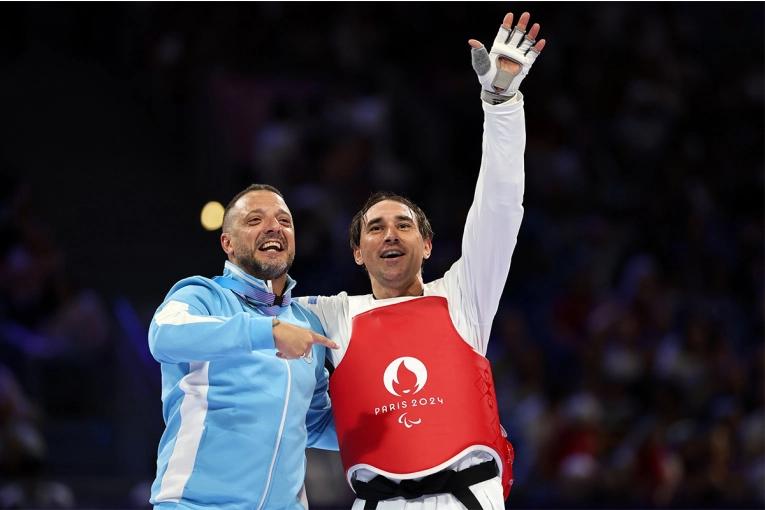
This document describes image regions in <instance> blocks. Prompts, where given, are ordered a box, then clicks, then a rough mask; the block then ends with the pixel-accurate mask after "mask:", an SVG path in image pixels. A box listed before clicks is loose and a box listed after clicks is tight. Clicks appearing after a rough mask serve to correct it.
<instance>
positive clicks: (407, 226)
mask: <svg viewBox="0 0 765 510" xmlns="http://www.w3.org/2000/svg"><path fill="white" fill-rule="evenodd" d="M410 227H411V225H410V224H409V223H402V224H401V225H399V226H398V228H410Z"/></svg>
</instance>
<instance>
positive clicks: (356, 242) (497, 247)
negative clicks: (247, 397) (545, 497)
mask: <svg viewBox="0 0 765 510" xmlns="http://www.w3.org/2000/svg"><path fill="white" fill-rule="evenodd" d="M512 21H513V15H512V14H508V15H507V16H505V19H504V21H503V24H502V26H501V27H500V30H499V34H498V35H497V38H496V39H495V41H494V45H493V47H492V50H491V53H489V52H487V51H486V49H485V48H484V47H483V45H482V44H481V43H479V42H478V41H476V40H473V39H471V40H470V41H469V44H470V45H471V46H472V47H473V67H474V69H475V71H476V73H477V74H478V79H479V81H480V82H481V84H482V85H483V91H482V94H481V97H482V99H483V110H484V113H485V122H484V142H483V159H482V162H481V170H480V173H479V176H478V182H477V185H476V190H475V197H474V200H473V205H472V207H471V208H470V211H469V213H468V217H467V222H466V224H465V231H464V234H463V239H462V256H461V258H460V259H459V260H458V261H457V262H456V263H455V264H454V265H453V266H452V267H451V269H450V270H449V271H447V272H446V274H445V275H444V276H443V277H442V278H439V279H437V280H435V281H433V282H430V283H427V284H426V283H424V282H423V278H422V265H423V263H424V261H425V260H426V259H427V258H428V257H430V254H431V251H432V249H433V245H432V239H433V231H432V229H431V226H430V222H429V221H428V219H427V218H426V216H425V214H424V213H423V211H422V210H421V209H420V208H419V207H417V206H416V205H415V204H414V203H412V202H411V201H409V200H407V199H406V198H404V197H401V196H398V195H395V194H392V193H385V192H382V193H376V194H374V195H372V196H371V197H370V198H369V199H368V200H367V202H366V204H364V206H363V207H362V208H361V210H360V211H359V212H358V214H356V216H355V217H354V219H353V221H352V223H351V227H350V242H351V247H352V249H353V257H354V259H355V261H356V263H357V264H359V265H363V266H364V267H365V268H366V270H367V272H368V274H369V279H370V282H371V285H372V293H371V294H368V295H364V296H348V295H347V294H346V293H341V294H339V295H337V296H329V297H323V296H319V297H311V298H301V300H300V301H301V303H303V304H305V305H306V306H307V307H308V308H309V309H311V310H313V311H315V312H316V314H317V315H318V317H319V319H320V320H321V322H322V325H323V326H324V330H325V331H326V333H327V336H328V337H330V338H331V339H333V340H335V341H336V342H337V343H338V344H340V348H339V349H338V350H336V351H330V352H329V353H328V355H329V357H330V361H331V362H332V364H333V365H334V366H335V367H336V368H335V372H334V374H333V375H332V379H331V380H330V391H331V393H332V401H333V408H334V414H335V420H336V424H337V433H338V439H339V443H340V454H341V457H342V460H343V466H344V468H345V470H346V475H347V478H348V482H349V483H350V484H351V486H352V487H353V489H354V491H356V497H357V498H358V499H357V500H356V502H355V503H354V505H353V509H354V510H360V509H362V508H363V509H372V508H378V509H380V510H393V509H407V510H415V509H417V510H420V509H421V510H432V509H438V510H446V509H448V510H451V509H455V510H456V509H462V508H468V509H476V508H482V509H485V510H488V509H499V508H504V499H505V498H506V497H507V495H508V493H509V490H510V486H511V485H512V461H513V451H512V446H511V445H510V443H508V442H507V441H506V440H505V439H504V433H503V430H502V428H501V426H500V424H499V416H498V414H497V405H496V401H495V394H494V387H493V380H492V376H491V367H490V365H489V362H488V360H487V359H486V357H485V355H486V347H487V342H488V339H489V332H490V330H491V323H492V320H493V318H494V315H495V313H496V311H497V308H498V306H499V299H500V296H501V294H502V289H503V287H504V284H505V280H506V279H507V275H508V271H509V269H510V259H511V256H512V253H513V250H514V248H515V244H516V238H517V235H518V230H519V228H520V224H521V218H522V217H523V205H522V202H523V189H524V171H523V151H524V147H525V142H526V133H525V127H524V114H523V97H522V95H521V93H520V92H518V85H519V84H520V82H521V80H522V79H523V78H524V77H525V76H526V74H527V73H528V70H529V68H530V67H531V65H532V63H533V62H534V60H535V59H536V57H537V55H538V54H539V52H540V51H541V50H542V48H543V47H544V45H545V42H544V40H540V41H536V40H535V39H536V36H537V34H538V33H539V25H538V24H535V25H533V26H532V27H531V29H530V30H529V31H528V33H527V32H526V27H527V26H528V23H529V14H528V13H524V14H523V15H521V17H520V19H519V20H518V24H517V26H516V27H515V28H513V27H512Z"/></svg>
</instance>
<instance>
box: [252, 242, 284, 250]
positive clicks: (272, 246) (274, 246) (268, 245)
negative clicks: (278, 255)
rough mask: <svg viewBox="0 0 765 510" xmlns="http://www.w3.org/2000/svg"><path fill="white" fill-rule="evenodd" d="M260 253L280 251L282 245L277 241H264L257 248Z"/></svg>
mask: <svg viewBox="0 0 765 510" xmlns="http://www.w3.org/2000/svg"><path fill="white" fill-rule="evenodd" d="M258 249H259V250H260V251H282V250H283V249H284V248H282V243H280V242H279V241H266V242H265V243H263V244H261V245H260V248H258Z"/></svg>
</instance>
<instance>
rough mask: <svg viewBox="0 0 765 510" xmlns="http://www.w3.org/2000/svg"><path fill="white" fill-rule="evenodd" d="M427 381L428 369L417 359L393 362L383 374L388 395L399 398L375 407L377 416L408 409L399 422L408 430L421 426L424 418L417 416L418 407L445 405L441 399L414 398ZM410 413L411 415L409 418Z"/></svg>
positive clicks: (422, 396)
mask: <svg viewBox="0 0 765 510" xmlns="http://www.w3.org/2000/svg"><path fill="white" fill-rule="evenodd" d="M427 381H428V369H427V368H425V364H424V363H423V362H422V361H420V360H418V359H417V358H412V357H409V356H404V357H401V358H396V359H394V360H393V361H391V362H390V364H389V365H388V367H387V368H386V369H385V372H384V373H383V384H384V385H385V389H386V390H388V393H390V394H391V395H394V396H396V397H399V398H398V399H397V400H395V401H391V402H388V403H386V404H383V405H381V406H379V407H375V416H377V415H380V414H386V413H390V412H393V411H399V410H402V409H406V410H407V411H405V412H404V413H402V414H401V415H400V416H399V417H398V422H399V423H400V424H402V425H404V426H405V427H406V428H408V429H410V428H412V427H413V426H414V425H419V424H421V423H422V418H420V417H418V416H417V414H418V413H417V409H416V408H417V407H423V406H429V405H442V404H443V403H444V401H443V399H442V398H441V397H430V396H428V397H426V396H424V395H422V394H421V395H419V396H417V397H414V395H415V394H416V393H419V392H420V391H421V390H422V389H423V388H424V387H425V383H426V382H427ZM412 397H414V398H412ZM409 413H411V415H409V416H407V414H409Z"/></svg>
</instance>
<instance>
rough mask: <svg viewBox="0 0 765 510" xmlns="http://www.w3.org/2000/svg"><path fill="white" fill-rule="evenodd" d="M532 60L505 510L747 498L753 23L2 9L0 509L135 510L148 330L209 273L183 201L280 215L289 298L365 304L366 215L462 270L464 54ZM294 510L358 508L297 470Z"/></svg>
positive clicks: (482, 12)
mask: <svg viewBox="0 0 765 510" xmlns="http://www.w3.org/2000/svg"><path fill="white" fill-rule="evenodd" d="M507 11H514V12H515V13H516V16H517V15H519V14H520V13H521V12H523V11H529V12H531V14H532V17H531V20H532V22H539V23H541V26H542V30H541V37H544V38H546V39H547V47H546V48H545V50H544V51H543V53H542V55H541V57H540V58H539V59H538V60H537V62H536V64H535V65H534V68H533V69H532V71H531V73H530V74H529V76H528V77H527V78H526V80H525V81H524V83H523V85H522V91H523V93H524V95H525V98H526V106H525V110H526V122H527V133H528V142H527V149H526V158H525V159H526V179H527V185H526V194H525V208H526V212H525V218H524V221H523V225H522V228H521V231H520V235H519V239H518V245H517V248H516V250H515V253H514V256H513V264H512V267H511V271H510V277H509V280H508V282H507V286H506V289H505V293H504V295H503V299H502V303H501V306H500V311H499V313H498V315H497V317H496V319H495V321H494V327H493V331H492V341H491V345H490V349H489V355H488V356H489V359H490V360H491V362H492V365H493V369H494V376H495V381H496V387H497V393H498V399H499V402H500V405H501V417H502V421H503V423H504V426H505V428H506V429H507V431H508V435H509V438H510V439H511V441H512V442H513V444H514V445H515V451H516V462H515V485H514V488H513V491H512V493H511V495H510V498H509V499H508V503H507V504H508V507H509V508H592V507H595V508H762V507H763V505H765V443H764V439H765V421H764V420H765V417H764V416H765V415H764V413H765V411H764V407H763V404H764V402H763V400H764V399H763V393H764V388H765V384H764V383H765V380H764V375H763V367H764V365H765V363H764V362H765V350H764V349H763V320H764V317H763V307H764V306H765V302H764V300H763V279H764V275H763V260H764V258H765V257H764V255H765V253H764V250H763V247H764V243H763V241H764V239H765V237H764V227H763V216H764V214H763V213H764V212H765V209H764V207H763V191H764V184H765V183H764V182H763V176H764V174H765V168H764V166H763V152H764V151H763V140H764V138H763V135H764V133H763V119H764V115H763V113H764V110H763V91H764V89H765V87H764V85H765V75H764V74H763V63H764V58H763V57H764V55H763V47H764V43H763V41H764V40H765V39H764V37H763V35H764V34H763V22H764V20H765V16H764V14H765V8H764V6H763V4H762V3H761V2H753V3H733V2H725V3H713V2H704V3H685V2H683V3H661V4H657V3H566V4H559V3H544V4H538V3H533V4H519V3H510V4H504V3H462V2H449V3H356V2H349V3H318V2H316V3H236V4H227V3H214V4H208V3H175V2H171V3H84V4H76V3H4V4H2V5H0V140H2V142H1V143H0V508H146V507H147V506H148V503H147V499H148V489H149V484H150V483H151V480H152V479H153V477H154V474H155V468H156V448H157V444H158V440H159V436H160V434H161V432H162V429H163V424H162V418H161V403H160V387H159V365H158V363H156V362H155V361H154V360H153V359H152V358H151V356H150V355H149V353H148V349H147V347H146V331H147V328H148V323H149V320H150V318H151V316H152V314H153V312H154V310H155V309H156V307H157V306H158V305H159V304H160V303H161V302H162V300H163V298H164V296H165V294H166V293H167V291H168V290H169V289H170V287H171V286H172V285H173V283H175V282H176V281H177V280H179V279H181V278H183V277H186V276H190V275H194V274H201V275H204V276H210V277H211V276H214V275H217V274H220V272H221V271H222V266H223V261H224V260H225V257H224V253H223V252H222V250H221V248H220V246H219V241H218V238H219V231H218V232H207V231H205V230H203V229H202V227H201V226H200V224H199V213H200V211H201V209H202V206H203V205H204V204H205V203H206V202H207V201H209V200H217V201H220V202H222V203H223V204H224V205H225V204H226V203H227V202H228V200H229V199H230V198H231V197H232V196H233V195H234V194H235V193H237V192H238V191H240V190H241V189H243V188H244V187H245V186H247V185H248V184H250V183H252V182H265V183H269V184H272V185H275V186H277V187H278V188H280V189H281V190H282V191H283V192H284V193H285V195H286V197H287V202H288V204H289V205H290V207H291V209H292V212H293V214H294V216H295V221H296V226H297V258H296V261H295V265H294V266H293V269H292V271H291V275H292V276H293V277H294V278H295V279H296V280H297V282H298V286H297V287H296V289H295V294H297V295H313V294H333V293H336V292H339V291H341V290H348V291H349V292H354V293H367V292H368V291H369V284H368V279H367V277H366V276H365V274H364V273H363V272H362V271H361V270H360V269H359V268H358V267H357V266H356V265H355V264H354V263H353V261H352V257H351V252H350V249H349V247H348V242H347V228H348V225H349V223H350V219H351V217H352V216H353V214H354V213H355V212H356V210H357V208H358V207H359V206H360V205H361V204H362V203H363V201H364V200H365V199H366V197H367V196H368V195H369V194H370V193H371V192H372V191H375V190H378V189H391V190H394V191H397V192H399V193H402V194H405V195H407V196H409V197H410V198H412V199H414V200H415V201H416V202H418V203H419V204H420V205H421V206H423V208H424V209H425V211H426V212H427V213H428V215H429V216H430V218H431V221H432V223H433V226H434V229H435V231H436V236H435V239H434V254H433V257H432V258H431V259H430V260H429V261H428V263H427V264H426V266H425V278H426V280H431V279H434V278H437V277H439V276H440V275H441V274H443V272H444V271H445V270H446V269H448V268H449V267H450V265H451V264H452V263H453V262H454V261H455V260H456V259H457V258H458V257H459V255H460V239H461V234H462V229H463V224H464V221H465V217H466V214H467V210H468V208H469V206H470V203H471V200H472V190H473V187H474V183H475V180H476V177H477V173H478V166H479V161H480V157H481V136H482V128H481V124H482V115H483V114H482V110H481V102H480V99H479V90H480V87H479V84H478V82H477V80H476V78H475V75H474V73H473V71H472V69H471V66H470V48H469V46H468V44H467V40H468V39H470V38H476V39H479V40H481V41H482V42H484V43H486V44H487V45H490V43H491V41H492V40H493V38H494V36H495V34H496V30H497V27H498V26H499V24H500V23H501V20H502V17H503V16H504V14H505V13H506V12H507ZM308 454H309V471H308V474H307V482H308V495H309V499H310V500H311V502H312V507H313V508H318V509H322V508H323V509H334V508H348V507H349V502H350V501H351V500H352V498H351V493H350V490H349V489H348V488H347V485H346V484H345V482H344V480H343V474H342V468H341V466H340V463H339V458H338V457H337V454H327V453H324V452H317V451H309V452H308Z"/></svg>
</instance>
